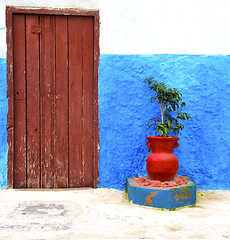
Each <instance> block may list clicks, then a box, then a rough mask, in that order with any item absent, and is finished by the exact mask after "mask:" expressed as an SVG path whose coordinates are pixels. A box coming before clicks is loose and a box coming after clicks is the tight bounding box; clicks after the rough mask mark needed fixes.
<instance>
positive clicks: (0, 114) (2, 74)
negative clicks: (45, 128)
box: [0, 58, 8, 188]
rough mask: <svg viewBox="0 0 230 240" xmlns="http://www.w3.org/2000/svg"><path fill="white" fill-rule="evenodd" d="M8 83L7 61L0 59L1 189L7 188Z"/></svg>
mask: <svg viewBox="0 0 230 240" xmlns="http://www.w3.org/2000/svg"><path fill="white" fill-rule="evenodd" d="M6 94H7V81H6V60H5V59H2V58H0V188H4V187H6V186H7V108H8V102H7V95H6Z"/></svg>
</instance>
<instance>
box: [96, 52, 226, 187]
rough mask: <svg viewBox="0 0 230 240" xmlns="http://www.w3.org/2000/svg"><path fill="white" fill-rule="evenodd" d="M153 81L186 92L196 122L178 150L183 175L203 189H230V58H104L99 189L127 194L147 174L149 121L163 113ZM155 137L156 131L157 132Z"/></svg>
mask: <svg viewBox="0 0 230 240" xmlns="http://www.w3.org/2000/svg"><path fill="white" fill-rule="evenodd" d="M149 76H153V77H155V79H156V80H158V81H164V82H165V83H166V84H167V86H168V87H176V88H178V89H179V90H180V91H181V92H182V93H183V97H184V100H185V102H186V103H187V109H186V111H187V112H188V114H189V115H191V116H192V120H191V121H189V122H187V123H185V129H184V130H183V131H182V133H181V134H180V136H179V137H180V140H179V143H180V147H179V148H178V149H175V150H174V153H175V154H176V155H177V156H178V159H179V164H180V168H179V172H178V174H181V175H189V176H190V177H191V178H192V179H193V180H194V181H195V182H196V184H197V186H198V188H204V189H228V188H229V187H230V177H229V176H230V161H229V159H230V128H229V119H230V56H222V55H219V56H193V55H102V56H101V57H100V69H99V106H100V162H99V174H100V175H99V182H100V183H99V186H103V187H111V188H116V189H124V187H125V181H126V178H127V177H136V176H143V175H146V174H147V173H146V167H145V161H146V157H147V155H148V152H147V148H146V146H145V142H146V138H145V137H146V135H150V134H151V133H150V131H149V130H146V127H147V122H148V120H149V119H150V118H151V116H152V115H153V114H154V113H156V112H157V111H158V106H157V105H154V104H151V103H150V96H151V92H150V91H149V90H148V86H147V85H144V83H143V81H144V79H145V78H146V77H149ZM152 134H154V132H152Z"/></svg>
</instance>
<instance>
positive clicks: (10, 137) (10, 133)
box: [6, 6, 14, 188]
mask: <svg viewBox="0 0 230 240" xmlns="http://www.w3.org/2000/svg"><path fill="white" fill-rule="evenodd" d="M6 42H7V98H8V114H7V126H8V128H7V144H8V163H7V186H8V187H9V188H12V187H13V180H14V163H13V159H14V86H13V83H14V81H13V14H12V7H8V6H7V7H6Z"/></svg>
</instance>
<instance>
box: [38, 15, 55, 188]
mask: <svg viewBox="0 0 230 240" xmlns="http://www.w3.org/2000/svg"><path fill="white" fill-rule="evenodd" d="M41 26H42V34H41V37H40V53H41V54H40V95H41V143H40V144H41V187H42V188H53V187H54V169H53V168H54V163H53V147H52V146H53V131H54V124H53V122H54V98H53V96H54V77H55V76H54V74H55V17H54V16H49V15H43V16H41Z"/></svg>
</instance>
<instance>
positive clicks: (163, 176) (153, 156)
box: [146, 136, 179, 182]
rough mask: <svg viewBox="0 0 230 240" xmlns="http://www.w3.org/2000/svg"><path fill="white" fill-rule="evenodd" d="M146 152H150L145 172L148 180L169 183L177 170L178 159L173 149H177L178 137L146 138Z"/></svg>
mask: <svg viewBox="0 0 230 240" xmlns="http://www.w3.org/2000/svg"><path fill="white" fill-rule="evenodd" d="M146 138H147V139H148V141H147V142H146V145H147V146H148V151H150V147H151V148H152V152H151V153H150V155H149V156H148V157H147V172H148V174H149V177H150V179H152V180H159V181H162V182H163V181H171V180H172V179H173V178H174V177H175V175H176V173H177V171H178V168H179V163H178V158H177V157H176V155H175V154H174V153H173V149H174V148H177V147H179V143H178V142H177V141H178V140H179V138H178V137H154V136H148V137H146Z"/></svg>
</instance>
